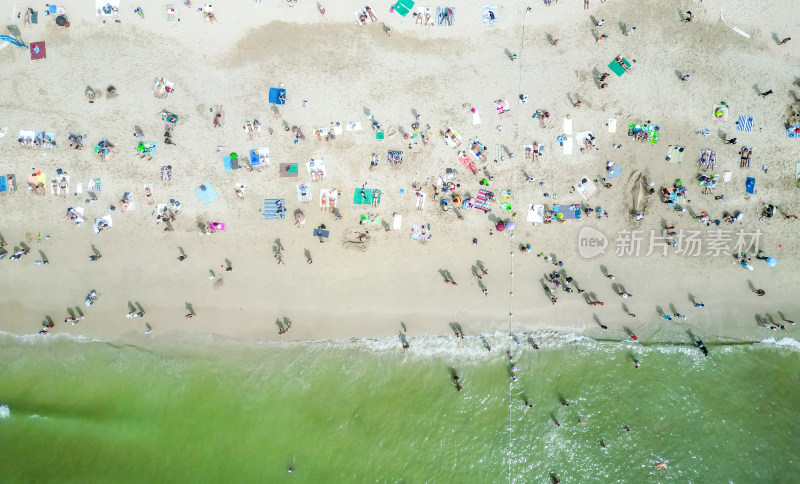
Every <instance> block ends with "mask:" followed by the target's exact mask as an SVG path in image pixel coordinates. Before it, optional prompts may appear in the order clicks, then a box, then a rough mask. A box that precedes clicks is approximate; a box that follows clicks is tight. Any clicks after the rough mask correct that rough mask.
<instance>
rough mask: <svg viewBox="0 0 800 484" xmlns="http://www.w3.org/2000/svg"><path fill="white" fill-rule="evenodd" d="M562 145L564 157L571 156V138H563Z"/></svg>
mask: <svg viewBox="0 0 800 484" xmlns="http://www.w3.org/2000/svg"><path fill="white" fill-rule="evenodd" d="M562 144H563V145H564V154H565V155H571V154H572V136H567V137H566V138H564V141H563V142H562Z"/></svg>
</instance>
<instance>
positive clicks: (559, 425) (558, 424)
mask: <svg viewBox="0 0 800 484" xmlns="http://www.w3.org/2000/svg"><path fill="white" fill-rule="evenodd" d="M553 423H554V424H556V427H561V424H560V423H558V420H557V419H555V418H554V419H553Z"/></svg>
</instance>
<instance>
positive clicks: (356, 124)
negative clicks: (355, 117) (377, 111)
mask: <svg viewBox="0 0 800 484" xmlns="http://www.w3.org/2000/svg"><path fill="white" fill-rule="evenodd" d="M344 129H346V130H347V131H358V130H360V129H361V123H359V122H357V121H353V122H350V123H347V124H346V125H345V126H344Z"/></svg>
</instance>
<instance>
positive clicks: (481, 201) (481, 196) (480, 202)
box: [474, 190, 491, 212]
mask: <svg viewBox="0 0 800 484" xmlns="http://www.w3.org/2000/svg"><path fill="white" fill-rule="evenodd" d="M490 197H491V193H489V192H487V191H486V190H479V191H478V194H477V195H476V196H475V207H474V208H477V209H479V210H483V211H484V212H488V211H489V210H491V208H490V207H489V204H490V201H489V199H490Z"/></svg>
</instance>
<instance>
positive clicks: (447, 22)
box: [436, 7, 456, 27]
mask: <svg viewBox="0 0 800 484" xmlns="http://www.w3.org/2000/svg"><path fill="white" fill-rule="evenodd" d="M455 20H456V8H455V7H436V24H437V25H439V26H440V27H452V26H453V22H455Z"/></svg>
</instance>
